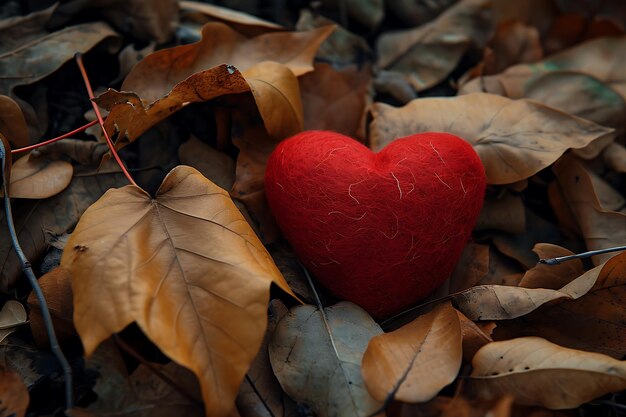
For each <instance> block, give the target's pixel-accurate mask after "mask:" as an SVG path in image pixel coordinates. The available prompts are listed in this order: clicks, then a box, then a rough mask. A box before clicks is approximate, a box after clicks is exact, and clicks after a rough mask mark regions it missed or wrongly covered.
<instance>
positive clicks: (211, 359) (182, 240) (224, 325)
mask: <svg viewBox="0 0 626 417" xmlns="http://www.w3.org/2000/svg"><path fill="white" fill-rule="evenodd" d="M61 265H62V266H64V267H66V268H68V269H69V270H70V272H71V274H72V290H73V292H74V324H75V326H76V329H77V331H78V334H79V335H80V337H81V339H82V341H83V345H84V348H85V353H86V354H87V355H90V354H91V353H93V351H94V350H95V348H96V347H97V346H98V345H99V344H100V343H101V342H102V341H103V340H104V339H106V338H107V337H109V336H110V335H111V334H113V333H116V332H119V331H120V330H122V329H123V328H124V327H126V326H127V325H128V324H130V323H132V322H133V321H136V322H137V324H138V325H139V327H140V328H141V329H142V330H143V332H144V333H145V334H146V336H148V338H150V339H151V340H152V341H153V342H154V343H155V344H156V345H157V346H158V347H159V348H160V349H161V350H162V351H163V352H164V353H165V354H166V355H168V356H169V357H170V358H172V359H173V360H175V361H176V362H178V363H179V364H181V365H183V366H185V367H187V368H189V369H190V370H192V371H193V372H194V373H195V374H196V376H197V377H198V379H199V380H200V384H201V387H202V396H203V399H204V402H205V407H206V413H207V416H224V415H227V414H228V413H229V412H230V411H231V410H233V408H234V405H235V396H236V394H237V390H238V389H239V385H240V384H241V381H242V379H243V377H244V375H245V373H246V371H247V370H248V367H249V366H250V363H251V362H252V360H253V359H254V357H255V356H256V354H257V351H258V348H259V347H260V345H261V341H262V339H263V334H264V333H265V327H266V324H267V316H266V308H267V303H268V301H269V287H270V284H271V283H275V284H277V285H278V286H279V287H280V288H282V289H283V290H284V291H286V292H288V293H291V290H290V289H289V287H288V286H287V283H286V282H285V281H284V278H283V277H282V275H281V274H280V272H279V271H278V269H277V268H276V266H275V265H274V262H273V261H272V259H271V257H270V256H269V254H268V253H267V252H266V250H265V248H264V247H263V245H262V244H261V242H260V241H259V240H258V238H257V237H256V235H254V232H252V230H251V229H250V226H249V225H248V223H247V222H246V221H245V219H244V218H243V216H242V215H241V213H240V212H239V211H238V210H237V208H236V207H235V206H234V204H233V203H232V201H231V200H230V197H229V196H228V193H226V192H225V191H224V190H222V189H221V188H219V187H218V186H216V185H215V184H213V183H212V182H210V181H209V180H207V179H206V178H204V177H203V176H202V175H201V174H200V173H199V172H198V171H196V170H195V169H193V168H190V167H186V166H179V167H177V168H174V169H173V170H172V171H171V172H170V173H169V174H168V176H167V177H166V178H165V180H164V181H163V183H162V184H161V187H160V188H159V190H158V191H157V194H156V197H155V198H151V197H150V196H149V195H148V194H147V193H146V192H145V191H143V190H142V189H140V188H138V187H136V186H126V187H123V188H120V189H113V190H109V191H107V192H106V193H105V194H104V196H103V197H102V198H101V199H100V200H98V201H97V202H96V203H95V204H94V205H92V206H91V207H90V208H89V209H88V210H87V211H86V212H85V214H84V215H83V216H82V217H81V219H80V221H79V223H78V225H77V226H76V229H75V230H74V232H73V233H72V236H71V237H70V240H69V242H68V244H67V247H66V249H65V251H64V253H63V258H62V259H61ZM131 272H132V273H131ZM172 335H176V337H173V336H172Z"/></svg>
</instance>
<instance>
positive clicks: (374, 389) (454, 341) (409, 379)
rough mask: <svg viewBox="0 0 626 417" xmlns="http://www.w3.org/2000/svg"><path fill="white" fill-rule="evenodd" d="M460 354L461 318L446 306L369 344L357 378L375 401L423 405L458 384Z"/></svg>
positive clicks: (450, 307)
mask: <svg viewBox="0 0 626 417" xmlns="http://www.w3.org/2000/svg"><path fill="white" fill-rule="evenodd" d="M462 350H463V349H462V335H461V325H460V323H459V318H458V316H457V313H456V310H455V309H454V308H452V306H451V305H450V304H449V303H445V304H441V305H439V306H437V307H436V308H435V309H434V310H433V311H431V312H430V313H428V314H424V315H423V316H420V317H418V318H416V319H415V320H413V321H412V322H411V323H409V324H407V325H405V326H403V327H401V328H399V329H398V330H395V331H393V332H391V333H385V334H382V335H379V336H376V337H374V338H372V340H371V341H370V343H369V345H368V346H367V350H366V351H365V354H364V355H363V362H362V364H361V372H362V374H363V379H364V380H365V384H366V385H367V389H368V391H369V392H370V393H371V394H372V396H373V397H374V398H376V399H377V400H378V401H385V402H386V401H389V400H391V399H395V400H399V401H403V402H411V403H413V402H424V401H428V400H430V399H431V398H433V397H435V395H437V393H439V391H440V390H441V389H442V388H443V387H445V386H446V385H448V384H450V383H451V382H452V381H454V380H455V379H456V376H457V374H458V373H459V369H460V367H461V360H462V353H463V352H462ZM425 375H428V377H427V378H425V377H424V376H425Z"/></svg>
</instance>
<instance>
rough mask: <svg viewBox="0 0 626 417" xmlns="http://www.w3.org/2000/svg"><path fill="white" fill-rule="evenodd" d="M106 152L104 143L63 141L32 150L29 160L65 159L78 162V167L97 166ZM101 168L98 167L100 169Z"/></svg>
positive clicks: (107, 149)
mask: <svg viewBox="0 0 626 417" xmlns="http://www.w3.org/2000/svg"><path fill="white" fill-rule="evenodd" d="M98 128H99V127H98ZM108 151H109V147H108V145H107V144H106V143H105V142H94V141H90V140H83V139H63V140H60V141H58V142H54V143H50V144H48V145H46V146H42V147H41V148H37V149H33V150H32V151H31V152H30V156H31V158H33V157H48V158H52V159H59V158H60V157H67V158H70V159H72V160H74V161H76V162H78V164H79V165H91V166H99V165H100V164H101V162H102V157H103V156H104V155H105V154H106V153H107V152H108ZM102 168H103V167H102V166H100V169H102ZM118 169H119V168H118Z"/></svg>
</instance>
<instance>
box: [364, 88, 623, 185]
mask: <svg viewBox="0 0 626 417" xmlns="http://www.w3.org/2000/svg"><path fill="white" fill-rule="evenodd" d="M372 116H373V118H374V119H373V121H372V123H371V124H370V134H371V136H370V140H371V144H372V147H373V148H374V149H375V150H380V149H382V148H383V147H384V146H385V145H387V144H388V143H390V142H391V141H393V140H394V139H397V138H401V137H404V136H408V135H411V134H414V133H420V132H431V131H434V132H448V133H452V134H455V135H457V136H460V137H462V138H464V139H465V140H467V141H468V142H469V143H471V144H472V146H474V149H475V150H476V152H477V153H478V155H479V156H480V159H481V160H482V162H483V165H484V166H485V171H486V174H487V181H488V182H489V183H490V184H511V183H514V182H517V181H520V180H523V179H525V178H528V177H530V176H531V175H533V174H536V173H537V172H539V171H540V170H542V169H544V168H546V167H548V166H549V165H550V164H552V163H554V162H555V161H556V160H557V159H558V158H559V157H560V156H561V155H562V154H563V153H564V152H565V151H566V150H568V149H582V148H586V147H588V145H589V144H592V143H596V142H599V143H600V145H599V146H596V147H595V148H593V149H591V148H586V152H585V154H584V157H585V158H593V157H596V156H597V155H598V154H599V153H600V152H601V151H602V148H603V147H605V146H607V145H608V144H609V143H610V140H611V139H612V137H613V129H609V128H605V127H603V126H600V125H597V124H595V123H593V122H589V121H587V120H584V119H580V118H578V117H575V116H570V115H568V114H566V113H562V112H560V111H557V110H554V109H552V108H550V107H547V106H544V105H542V104H539V103H536V102H533V101H527V100H510V99H508V98H506V97H501V96H496V95H493V94H485V93H475V94H468V95H464V96H459V97H451V98H425V99H417V100H413V101H411V102H410V103H409V104H407V105H405V106H404V107H400V108H394V107H392V106H389V105H387V104H383V103H375V104H374V105H373V109H372Z"/></svg>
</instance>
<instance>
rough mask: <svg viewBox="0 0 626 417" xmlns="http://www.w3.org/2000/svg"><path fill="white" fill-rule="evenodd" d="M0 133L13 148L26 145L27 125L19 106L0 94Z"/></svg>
mask: <svg viewBox="0 0 626 417" xmlns="http://www.w3.org/2000/svg"><path fill="white" fill-rule="evenodd" d="M0 133H2V134H3V135H4V136H5V137H6V138H7V139H8V140H9V142H10V143H11V144H12V145H13V147H14V148H22V147H24V146H27V145H28V126H27V125H26V119H24V114H23V113H22V109H20V106H19V105H18V104H17V103H16V102H15V100H13V99H12V98H11V97H9V96H3V95H0Z"/></svg>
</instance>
